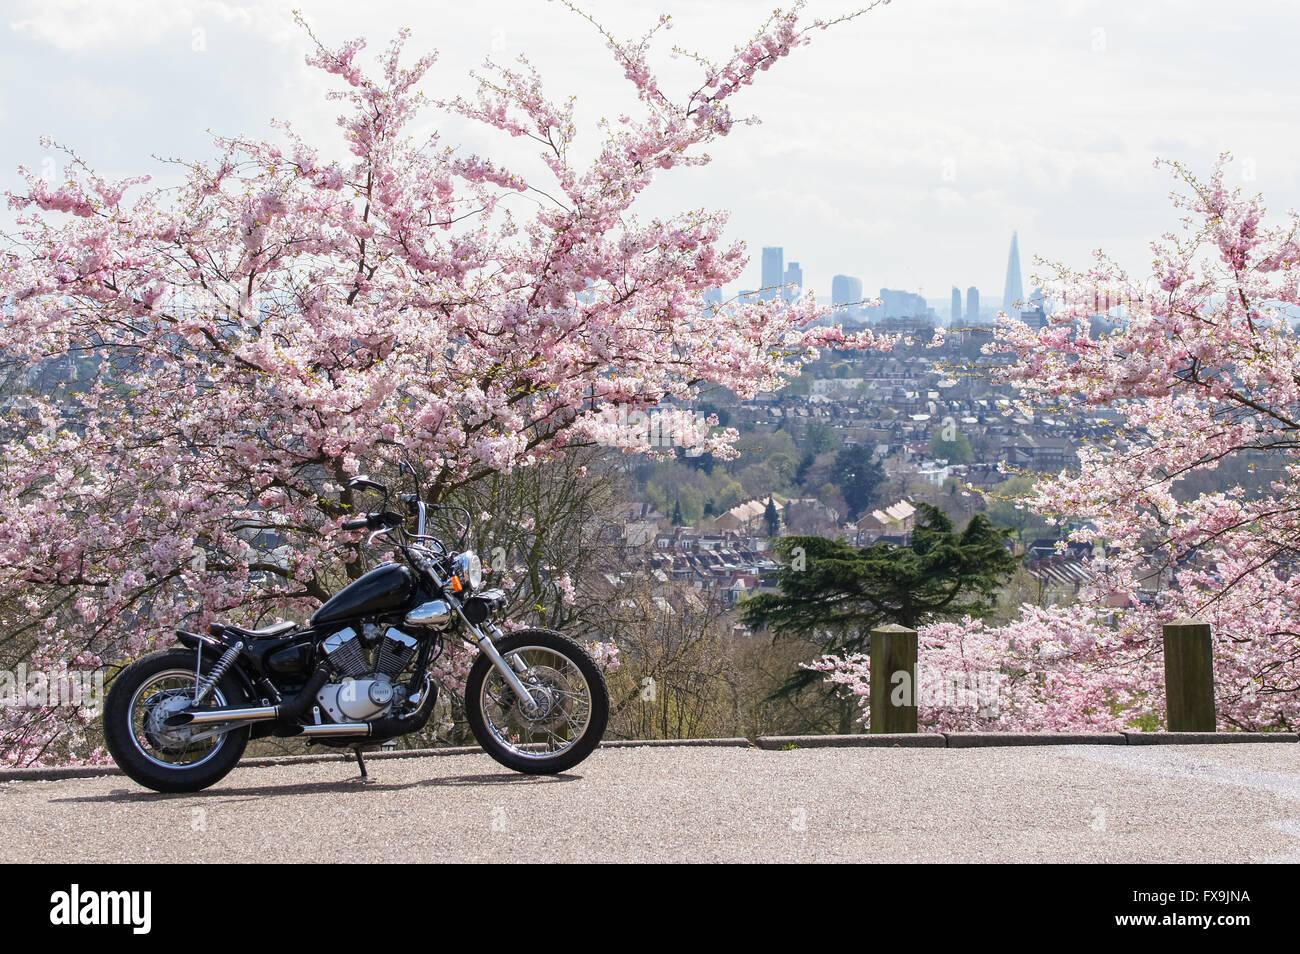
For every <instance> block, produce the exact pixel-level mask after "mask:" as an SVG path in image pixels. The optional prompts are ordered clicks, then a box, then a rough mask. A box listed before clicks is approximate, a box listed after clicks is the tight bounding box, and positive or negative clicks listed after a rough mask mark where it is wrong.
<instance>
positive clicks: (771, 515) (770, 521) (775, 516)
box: [763, 497, 781, 537]
mask: <svg viewBox="0 0 1300 954" xmlns="http://www.w3.org/2000/svg"><path fill="white" fill-rule="evenodd" d="M763 520H764V522H765V523H766V524H767V535H768V536H769V537H775V536H778V535H779V534H780V533H781V515H780V514H779V513H777V512H776V502H775V501H773V500H772V498H771V497H768V498H767V509H766V510H764V511H763Z"/></svg>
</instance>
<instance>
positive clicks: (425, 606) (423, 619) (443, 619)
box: [405, 600, 451, 629]
mask: <svg viewBox="0 0 1300 954" xmlns="http://www.w3.org/2000/svg"><path fill="white" fill-rule="evenodd" d="M405 623H406V625H408V626H433V627H437V628H438V629H446V628H447V627H448V626H450V625H451V607H450V606H449V605H448V604H447V601H446V600H429V602H427V603H421V604H420V605H419V606H417V607H416V608H415V609H413V610H411V611H410V612H409V613H407V614H406V618H405Z"/></svg>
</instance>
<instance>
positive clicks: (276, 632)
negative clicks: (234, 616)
mask: <svg viewBox="0 0 1300 954" xmlns="http://www.w3.org/2000/svg"><path fill="white" fill-rule="evenodd" d="M218 625H219V626H220V627H221V628H222V629H223V630H224V631H225V632H227V633H230V634H231V635H234V636H244V637H246V638H248V639H275V638H276V637H278V636H287V635H289V634H290V633H291V632H293V631H294V630H295V629H297V628H298V624H297V623H294V622H292V621H290V622H284V623H272V624H271V625H270V626H263V627H262V628H261V629H245V628H244V627H242V626H232V625H231V624H229V623H219V624H218Z"/></svg>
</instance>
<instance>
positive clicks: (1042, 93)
mask: <svg viewBox="0 0 1300 954" xmlns="http://www.w3.org/2000/svg"><path fill="white" fill-rule="evenodd" d="M294 6H300V7H302V8H303V10H304V13H305V15H306V16H307V17H308V18H309V19H310V20H311V22H312V24H313V29H314V30H315V31H316V32H317V33H318V35H320V36H321V37H323V38H325V39H327V40H328V41H330V42H337V41H340V40H342V39H345V38H348V37H353V36H356V35H358V34H364V35H365V36H366V37H368V39H369V46H368V48H367V49H366V50H365V51H364V52H363V53H362V54H361V56H362V57H363V58H365V59H367V60H369V59H371V58H372V57H373V56H374V55H376V54H378V53H379V52H381V51H382V49H383V48H384V46H385V45H386V44H387V43H388V41H389V40H390V38H391V37H392V35H393V34H394V33H395V32H396V31H397V30H398V29H399V28H400V27H402V26H404V25H409V26H410V27H411V29H412V40H411V47H410V49H411V51H412V52H413V53H414V52H423V51H426V50H429V49H433V48H436V49H438V51H439V61H438V63H437V65H436V66H435V69H434V70H433V72H432V73H431V74H430V76H429V78H428V79H427V81H426V86H427V90H428V92H427V95H429V96H434V97H443V96H446V97H452V96H454V95H456V94H458V93H464V92H466V91H467V90H468V89H469V84H468V80H467V74H468V72H469V70H471V69H473V68H475V67H477V66H478V65H479V64H481V62H482V60H483V58H484V56H485V55H491V56H493V57H495V58H496V59H498V60H499V61H501V62H503V63H508V62H510V61H511V60H513V59H514V57H515V56H517V55H518V54H520V53H525V52H526V53H527V54H528V55H529V57H530V58H531V59H532V61H533V62H534V64H535V65H536V66H537V69H538V71H539V73H540V75H541V76H542V78H543V81H544V83H545V87H544V88H545V90H546V92H547V93H549V94H550V95H552V96H554V97H555V98H557V99H558V100H560V101H563V100H564V98H565V97H567V96H568V95H569V94H575V95H577V97H578V99H577V101H576V114H575V120H576V122H577V123H578V125H579V128H580V129H582V130H583V134H582V136H580V138H579V140H578V141H577V144H576V146H575V148H576V149H578V150H587V151H588V153H590V152H592V151H594V150H595V149H596V148H597V147H598V146H599V142H600V140H599V137H598V136H593V135H591V134H590V130H591V126H592V123H594V122H595V121H596V120H597V119H599V118H600V117H601V116H608V117H610V118H613V117H616V116H618V115H620V113H621V112H622V111H624V110H625V109H626V108H627V89H626V85H627V84H625V83H624V82H623V81H622V78H621V71H620V70H619V68H618V67H617V66H616V65H615V64H614V63H613V62H612V60H611V58H610V57H609V56H608V53H607V51H606V49H605V47H604V43H603V40H602V39H601V38H600V36H599V34H598V33H597V32H596V31H595V30H593V29H590V28H589V27H588V26H587V25H586V24H584V23H582V22H581V21H580V20H578V19H577V18H575V17H573V16H572V15H571V14H569V13H568V12H567V11H564V10H563V9H562V8H561V7H559V6H558V5H556V4H550V3H537V2H525V0H485V2H484V3H482V4H478V5H475V6H474V7H473V8H470V7H465V8H456V7H452V8H447V9H441V8H439V9H437V10H435V9H433V8H429V7H428V6H427V5H421V4H419V3H416V2H414V0H409V2H407V0H395V2H391V3H385V4H382V5H375V6H374V8H373V9H368V10H367V16H366V17H365V19H364V22H359V21H358V20H357V18H356V17H355V10H354V9H353V8H352V6H351V5H350V4H347V3H345V2H343V0H301V2H298V3H295V2H291V0H245V2H236V0H232V2H228V3H222V4H217V3H212V2H206V0H123V2H122V3H119V4H113V5H104V4H87V3H80V2H77V0H63V2H60V3H57V4H54V3H36V2H29V0H15V2H13V3H11V4H8V5H7V7H6V14H7V16H6V18H5V19H4V20H3V21H0V122H3V123H4V126H5V131H6V136H5V138H4V140H3V141H2V142H0V187H3V188H14V187H16V186H17V185H18V182H19V180H18V178H17V175H16V173H15V170H16V168H17V166H18V165H20V164H23V165H26V166H28V167H29V168H32V169H34V170H37V171H38V172H39V171H42V170H44V169H45V168H46V165H47V163H48V164H53V165H54V166H55V167H57V166H58V163H59V162H60V161H61V160H60V159H59V154H57V153H56V152H55V151H52V150H47V149H45V148H44V147H42V146H41V145H40V142H39V138H40V136H42V135H49V136H51V137H53V138H54V139H55V140H57V141H58V142H60V143H65V144H67V145H69V146H72V147H74V148H76V149H77V150H78V151H79V152H80V153H81V154H82V155H83V156H84V157H85V159H86V161H87V162H88V163H90V164H91V165H92V166H93V167H94V168H95V169H96V170H97V171H99V172H100V173H101V174H103V175H105V176H108V177H112V178H118V177H126V176H133V175H139V174H141V173H148V174H152V175H153V176H155V184H157V185H159V186H163V187H166V186H168V185H171V184H174V182H175V181H176V180H175V172H174V170H173V169H171V168H169V167H168V166H167V165H166V164H165V163H162V162H159V161H158V160H157V159H155V158H153V157H155V156H187V157H200V156H211V155H212V148H211V144H210V141H209V137H208V134H207V132H206V130H209V129H210V130H212V131H213V132H215V133H222V134H230V135H238V134H240V133H241V132H246V133H248V134H249V135H260V134H263V133H265V132H268V131H269V123H270V120H271V118H272V117H279V118H281V119H285V120H291V121H292V122H293V123H294V125H295V127H296V128H297V129H298V130H299V131H300V132H301V133H302V134H303V135H304V136H306V137H307V138H309V139H310V140H312V141H316V142H321V143H335V144H339V145H340V148H342V144H341V142H340V136H339V131H338V129H337V127H336V126H335V125H334V119H335V115H336V112H335V111H334V110H333V108H332V107H331V106H329V105H328V104H323V103H322V101H321V99H320V96H319V90H320V88H321V87H322V85H325V84H323V83H322V80H321V79H320V78H319V77H318V76H316V75H314V74H313V72H312V71H311V70H310V69H308V68H307V67H306V66H305V65H304V64H303V62H302V58H303V54H304V53H305V52H306V49H307V46H308V44H309V41H308V39H307V38H306V36H305V35H304V33H303V31H302V30H301V29H299V28H298V27H296V26H294V24H293V22H292V17H291V13H290V11H291V8H292V7H294ZM585 6H587V7H589V9H590V10H591V12H592V13H593V15H594V16H596V17H597V18H598V19H599V20H601V22H603V23H605V24H606V25H607V26H608V27H609V29H610V30H611V32H612V33H613V34H614V35H615V36H639V35H641V34H642V33H643V32H644V31H645V29H646V28H647V27H648V26H649V25H650V24H652V23H653V22H654V20H655V17H656V15H657V14H658V13H659V12H661V9H660V7H661V6H662V5H660V4H656V5H653V6H652V5H649V4H631V5H630V4H615V3H613V2H612V0H593V2H591V3H589V4H585ZM663 12H669V13H675V14H676V15H675V16H674V17H673V21H672V23H673V29H672V31H671V33H670V34H667V35H665V36H664V37H662V43H661V44H660V46H659V47H657V48H656V52H655V55H654V56H653V57H652V61H653V63H654V64H655V66H656V67H657V68H661V69H662V70H663V71H664V75H665V81H666V82H667V83H668V84H669V86H670V88H671V90H672V91H673V92H674V93H677V92H679V91H682V90H689V89H690V88H693V87H691V86H688V85H687V83H688V81H689V79H690V78H692V77H693V76H694V73H693V69H694V66H693V64H691V63H690V62H689V61H687V60H685V59H684V58H679V59H677V60H674V59H673V58H672V57H671V55H670V51H671V47H672V46H673V45H674V44H680V45H681V46H683V47H685V48H688V49H698V50H701V51H702V52H704V53H706V54H709V55H712V56H718V55H721V54H723V53H726V52H727V51H729V50H730V48H731V45H732V44H733V43H734V42H736V38H737V37H738V36H739V37H743V36H747V35H748V34H749V32H750V31H751V30H752V28H753V27H755V26H757V25H758V22H759V21H761V20H762V19H763V17H764V16H765V15H766V13H767V12H768V11H767V10H766V8H760V7H757V6H755V5H753V4H746V3H741V2H739V0H701V2H699V3H695V4H691V5H690V6H689V7H685V6H681V7H677V8H676V9H673V8H672V6H671V5H669V6H667V7H666V8H665V9H664V10H663ZM840 12H842V11H841V10H840V9H839V8H838V7H837V6H835V5H833V4H830V3H829V0H815V2H813V4H812V5H811V6H810V7H809V10H808V14H809V16H834V15H836V14H838V13H840ZM1008 23H1015V24H1016V29H1014V30H1007V29H1006V25H1007V24H1008ZM1297 23H1300V15H1297V13H1296V11H1295V10H1294V8H1292V7H1290V6H1287V5H1285V4H1282V3H1278V2H1256V3H1252V4H1249V5H1241V6H1239V7H1236V8H1233V9H1232V10H1231V11H1230V12H1228V13H1225V11H1224V10H1223V8H1222V7H1221V6H1219V5H1213V4H1210V3H1208V2H1197V0H1189V2H1187V3H1183V4H1180V5H1179V7H1178V11H1177V13H1176V14H1170V15H1166V11H1165V8H1163V7H1156V6H1153V5H1149V4H1123V3H1119V2H1110V0H1105V2H1097V3H1090V4H1083V3H1078V2H1073V0H1062V2H1059V3H1051V4H1044V3H1030V2H1028V0H999V3H998V5H997V8H996V9H992V8H991V5H990V4H988V3H983V4H981V3H976V2H973V0H970V2H966V0H929V2H926V3H906V2H895V3H892V4H890V5H889V6H888V7H882V8H879V9H877V10H874V11H872V12H871V13H869V14H868V15H866V16H864V17H862V18H860V19H859V20H856V21H854V22H852V23H849V24H845V25H843V26H842V27H837V28H836V29H833V30H828V31H826V32H825V33H824V34H822V33H819V34H817V37H816V40H815V44H816V46H815V49H798V50H795V51H794V52H793V53H792V54H791V55H790V57H789V58H788V62H783V63H782V64H781V68H780V69H779V70H773V71H772V72H771V73H770V74H765V75H763V76H761V77H760V78H759V80H758V81H757V82H756V83H755V85H754V86H753V88H752V89H746V90H745V91H744V93H743V95H742V96H738V97H737V102H736V105H735V109H736V111H737V114H738V115H742V116H747V115H756V116H758V117H759V118H760V119H761V121H762V124H761V125H757V126H740V125H738V126H737V127H736V128H735V129H734V130H733V132H732V133H731V135H730V136H728V137H727V139H726V140H724V141H722V142H720V143H718V144H717V147H716V148H714V149H711V150H710V151H711V153H712V155H713V160H714V161H713V163H712V164H711V165H709V166H705V167H700V168H691V169H680V170H674V171H673V172H672V173H671V174H668V175H664V176H662V177H660V179H658V180H657V181H656V182H655V183H654V184H653V185H652V186H651V187H650V189H649V191H648V192H647V195H646V212H647V214H660V215H663V214H671V213H672V212H675V211H678V210H680V209H683V208H699V207H703V208H721V209H728V210H731V213H732V215H731V220H730V223H729V225H728V227H727V231H726V234H727V236H728V237H729V238H733V239H737V240H744V241H745V242H746V243H747V246H748V253H749V256H750V262H749V265H748V267H747V268H746V271H745V273H744V274H743V275H742V276H740V278H739V279H738V282H737V287H739V288H755V287H758V286H759V282H760V271H761V262H760V255H761V249H762V247H763V246H765V245H766V246H777V245H781V246H784V247H785V249H786V251H787V254H788V255H790V256H791V257H793V258H794V259H795V260H797V261H798V262H799V263H800V266H801V268H802V270H803V278H804V286H805V287H808V288H812V289H815V290H816V291H817V293H818V295H819V297H821V296H828V295H829V293H830V288H831V282H832V279H833V276H835V275H837V274H843V275H858V276H860V277H862V278H863V279H864V281H865V283H866V286H867V287H868V288H872V289H878V288H881V287H886V288H904V289H909V290H912V291H913V292H919V293H921V294H923V295H924V296H925V297H927V298H928V299H930V300H946V298H947V296H948V292H949V289H950V287H951V285H952V284H953V283H956V284H957V285H958V287H962V288H965V287H967V286H969V285H975V286H977V287H979V288H981V289H984V291H985V298H986V299H987V300H989V301H990V302H1000V300H1001V293H1002V291H1003V278H1004V276H1005V268H1006V248H1007V246H1006V236H1007V235H1008V234H1010V232H1011V231H1012V230H1013V229H1018V230H1019V232H1020V234H1021V235H1022V236H1024V239H1023V240H1022V244H1023V246H1024V247H1023V248H1022V249H1021V253H1022V256H1021V257H1022V269H1023V277H1024V279H1025V285H1026V287H1027V288H1032V287H1033V285H1035V284H1037V283H1036V282H1034V281H1033V280H1032V276H1033V275H1034V273H1035V269H1036V266H1035V264H1034V258H1035V255H1040V254H1041V255H1042V256H1044V257H1045V258H1048V259H1051V260H1053V261H1062V262H1065V263H1067V264H1070V265H1073V266H1077V267H1086V266H1087V264H1088V263H1089V261H1090V260H1091V259H1090V256H1091V252H1092V250H1093V249H1096V248H1099V247H1105V248H1107V249H1108V250H1109V251H1111V252H1112V253H1113V254H1115V255H1116V256H1117V257H1118V258H1119V260H1120V261H1122V262H1123V263H1125V264H1127V265H1128V266H1129V267H1131V268H1134V269H1137V270H1141V269H1145V267H1146V266H1147V264H1148V262H1149V255H1148V254H1147V243H1148V242H1149V241H1151V240H1152V239H1154V238H1156V237H1158V236H1159V235H1160V234H1162V233H1163V232H1165V231H1167V230H1168V228H1169V227H1170V226H1171V225H1172V224H1173V223H1174V222H1175V221H1176V218H1177V212H1176V210H1174V209H1173V208H1172V207H1171V206H1170V205H1169V203H1168V201H1167V200H1165V199H1164V198H1163V197H1164V196H1165V195H1166V194H1167V193H1168V192H1169V190H1170V189H1171V188H1172V187H1173V184H1174V183H1173V181H1172V179H1171V178H1170V177H1169V175H1168V174H1167V173H1166V172H1165V171H1163V170H1157V169H1154V168H1152V160H1153V159H1155V158H1156V157H1158V156H1164V157H1168V158H1173V159H1178V160H1181V161H1184V162H1186V163H1187V164H1188V166H1189V167H1190V168H1191V169H1193V170H1194V171H1195V172H1197V173H1198V174H1205V173H1206V172H1208V170H1209V168H1210V166H1211V164H1212V163H1213V161H1214V158H1215V157H1216V156H1217V155H1218V153H1219V152H1220V151H1222V150H1225V149H1227V150H1231V151H1233V152H1234V153H1235V155H1236V156H1237V157H1238V158H1237V161H1236V163H1235V164H1234V166H1233V168H1232V171H1231V174H1230V179H1229V184H1230V185H1232V186H1242V187H1243V188H1244V189H1245V190H1247V191H1248V192H1251V193H1253V192H1256V191H1259V192H1262V193H1263V194H1264V197H1265V200H1266V202H1267V204H1268V207H1269V208H1270V210H1272V213H1273V214H1278V213H1280V212H1282V211H1283V210H1285V209H1286V208H1287V207H1290V206H1300V130H1297V129H1295V128H1294V124H1290V123H1287V122H1285V120H1284V117H1285V116H1287V115H1291V114H1293V113H1294V111H1295V103H1294V101H1295V99H1296V98H1297V93H1296V91H1295V84H1294V83H1293V82H1292V81H1291V80H1290V78H1289V76H1287V74H1286V73H1285V72H1284V70H1285V65H1284V64H1285V63H1286V62H1287V61H1288V57H1287V55H1286V54H1287V53H1288V52H1289V47H1288V46H1287V43H1288V39H1289V37H1291V36H1293V35H1294V33H1295V27H1296V25H1297ZM1005 62H1014V63H1015V64H1016V68H1015V69H1012V70H1007V69H993V68H988V67H989V66H990V65H992V64H997V63H1005ZM918 64H922V65H921V66H918ZM1039 76H1051V77H1052V80H1053V81H1052V82H1051V83H1040V82H1036V81H1031V80H1030V78H1031V77H1039ZM32 77H40V78H41V80H40V82H41V95H40V96H39V97H33V96H24V95H19V91H20V90H23V89H25V88H28V86H29V85H30V83H31V82H32ZM1062 89H1070V90H1072V91H1073V93H1072V94H1071V95H1070V96H1068V97H1065V98H1062V96H1061V95H1060V90H1062ZM1154 102H1159V103H1161V109H1159V110H1153V109H1152V108H1151V104H1152V103H1154ZM1009 103H1014V104H1015V105H1014V109H1009V108H1008V104H1009ZM1288 104H1291V105H1288ZM440 126H441V130H442V132H443V133H444V136H445V137H446V138H445V141H446V142H447V143H449V144H454V145H461V146H463V147H464V148H465V149H466V150H472V151H480V152H482V153H484V154H486V155H489V156H492V157H493V158H494V159H496V158H497V157H498V155H499V156H500V157H501V158H502V159H503V160H505V159H509V160H510V161H513V160H514V156H515V152H512V151H511V150H512V149H515V150H516V152H518V151H519V150H518V148H517V147H518V144H517V143H512V142H510V141H509V137H504V138H498V139H492V138H489V137H486V136H482V135H478V134H475V133H474V132H472V131H468V130H467V127H466V125H465V124H458V123H457V122H455V121H454V120H451V121H448V122H447V123H446V124H440ZM522 152H523V155H524V156H525V157H526V159H527V160H528V161H533V160H536V156H535V155H534V154H533V153H532V152H531V151H529V150H527V149H524V150H522ZM530 171H531V170H530ZM11 222H12V213H11V212H10V211H9V210H8V209H0V227H8V225H9V223H11Z"/></svg>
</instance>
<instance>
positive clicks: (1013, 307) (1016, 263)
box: [1002, 232, 1025, 315]
mask: <svg viewBox="0 0 1300 954" xmlns="http://www.w3.org/2000/svg"><path fill="white" fill-rule="evenodd" d="M1024 297H1025V290H1024V288H1022V287H1021V285H1020V240H1019V238H1018V237H1017V233H1015V232H1012V233H1011V255H1010V257H1008V259H1007V287H1006V291H1004V292H1003V293H1002V310H1003V311H1004V312H1005V313H1006V314H1008V315H1016V314H1018V313H1019V312H1020V306H1019V305H1018V304H1017V302H1019V301H1020V300H1021V299H1023V298H1024Z"/></svg>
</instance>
